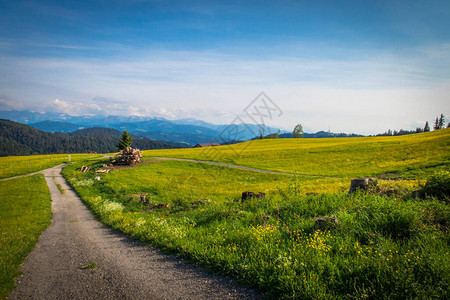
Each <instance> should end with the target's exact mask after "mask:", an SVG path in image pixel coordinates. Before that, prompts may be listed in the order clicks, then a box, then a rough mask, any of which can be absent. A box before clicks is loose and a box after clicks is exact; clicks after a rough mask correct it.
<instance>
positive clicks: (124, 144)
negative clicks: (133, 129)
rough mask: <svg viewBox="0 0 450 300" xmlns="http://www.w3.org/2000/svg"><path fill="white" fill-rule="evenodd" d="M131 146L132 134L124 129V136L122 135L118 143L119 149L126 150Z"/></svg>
mask: <svg viewBox="0 0 450 300" xmlns="http://www.w3.org/2000/svg"><path fill="white" fill-rule="evenodd" d="M130 146H131V136H130V134H129V133H128V131H126V130H124V131H123V132H122V136H121V137H120V141H119V144H118V145H117V149H118V150H119V151H120V150H124V149H127V148H128V147H130Z"/></svg>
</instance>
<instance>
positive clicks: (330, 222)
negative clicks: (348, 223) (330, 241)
mask: <svg viewBox="0 0 450 300" xmlns="http://www.w3.org/2000/svg"><path fill="white" fill-rule="evenodd" d="M339 223H340V222H339V220H338V218H336V217H318V218H316V222H315V223H314V230H330V229H334V228H336V226H337V225H339Z"/></svg>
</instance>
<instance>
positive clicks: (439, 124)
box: [377, 114, 450, 136]
mask: <svg viewBox="0 0 450 300" xmlns="http://www.w3.org/2000/svg"><path fill="white" fill-rule="evenodd" d="M449 127H450V123H449V125H448V126H447V128H449ZM444 128H445V116H444V114H441V116H440V117H436V121H435V122H434V126H433V129H434V130H439V129H444ZM429 131H430V124H429V123H428V121H426V122H425V125H424V127H423V128H421V127H417V128H416V129H415V130H403V129H400V130H399V131H397V130H394V131H392V130H390V129H389V130H388V131H386V132H384V133H380V134H377V136H396V135H406V134H414V133H422V132H429Z"/></svg>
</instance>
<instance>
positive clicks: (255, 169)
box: [152, 156, 342, 179]
mask: <svg viewBox="0 0 450 300" xmlns="http://www.w3.org/2000/svg"><path fill="white" fill-rule="evenodd" d="M152 158H156V159H161V160H177V161H187V162H194V163H201V164H208V165H215V166H222V167H227V168H234V169H241V170H247V171H253V172H259V173H267V174H275V175H288V176H301V177H313V178H337V179H342V177H334V176H324V175H306V174H295V173H286V172H279V171H269V170H263V169H257V168H251V167H244V166H239V165H232V164H226V163H220V162H215V161H207V160H197V159H188V158H176V157H161V156H152Z"/></svg>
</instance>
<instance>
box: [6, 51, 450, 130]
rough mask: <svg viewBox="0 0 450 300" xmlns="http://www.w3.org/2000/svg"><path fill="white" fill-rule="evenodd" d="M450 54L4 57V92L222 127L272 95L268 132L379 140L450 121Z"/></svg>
mask: <svg viewBox="0 0 450 300" xmlns="http://www.w3.org/2000/svg"><path fill="white" fill-rule="evenodd" d="M449 47H450V45H448V44H444V45H436V46H435V47H428V48H421V49H412V50H411V54H409V55H404V56H399V55H395V54H393V53H361V54H360V55H359V56H358V55H355V53H354V52H352V54H351V55H352V57H347V58H344V59H342V58H341V59H340V60H331V59H323V58H315V59H305V58H301V57H292V56H291V57H277V56H273V57H269V58H265V59H262V58H249V57H242V56H233V55H227V54H223V53H214V52H199V53H194V52H171V51H158V52H151V53H147V54H145V55H144V54H141V55H139V56H133V55H131V57H130V58H127V57H122V58H116V59H114V60H103V59H92V58H91V59H53V58H52V59H50V58H25V57H20V58H16V57H5V56H3V57H0V63H1V64H2V66H3V70H2V75H4V76H2V79H0V89H1V90H2V94H4V95H6V96H7V97H9V98H10V99H20V101H17V103H22V104H21V105H22V106H25V107H35V108H41V109H44V110H53V111H60V112H66V113H72V114H94V113H98V114H121V115H140V116H143V115H150V116H164V117H167V118H184V117H195V118H199V119H204V120H206V121H210V122H214V123H226V122H230V121H232V119H233V118H234V116H236V115H242V114H243V112H242V110H243V108H244V107H245V106H246V105H247V104H248V103H249V102H250V101H252V100H253V99H254V97H255V96H256V95H257V94H258V93H259V92H260V91H265V92H266V93H267V94H268V95H269V96H270V97H272V98H273V100H274V101H276V102H277V104H278V105H279V106H280V107H281V108H282V109H283V110H284V111H285V114H284V115H283V116H282V117H281V118H279V119H277V120H275V119H274V120H272V121H271V122H269V125H278V126H283V127H286V128H291V127H293V126H294V125H295V124H296V123H297V122H301V123H303V124H304V125H305V126H307V127H310V128H312V129H313V130H328V126H329V125H330V126H331V129H332V130H335V131H355V132H360V133H376V132H380V131H384V130H386V129H389V128H392V129H394V128H396V129H400V128H405V127H407V126H411V122H413V123H414V124H416V120H417V122H419V123H420V122H421V121H422V120H427V119H428V120H431V119H430V118H433V116H434V115H436V114H438V113H440V112H443V113H446V114H450V107H449V104H448V103H449V102H448V96H447V95H449V94H450V84H449V82H450V78H449V75H448V74H447V73H446V72H444V70H448V69H450V60H449V59H448V56H447V54H446V53H448V52H446V50H448V48H449ZM132 54H133V53H132ZM24 86H26V88H23V87H24ZM49 99H55V100H52V101H50V102H49ZM58 99H59V100H58ZM11 105H14V104H11ZM16 105H17V104H16Z"/></svg>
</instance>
